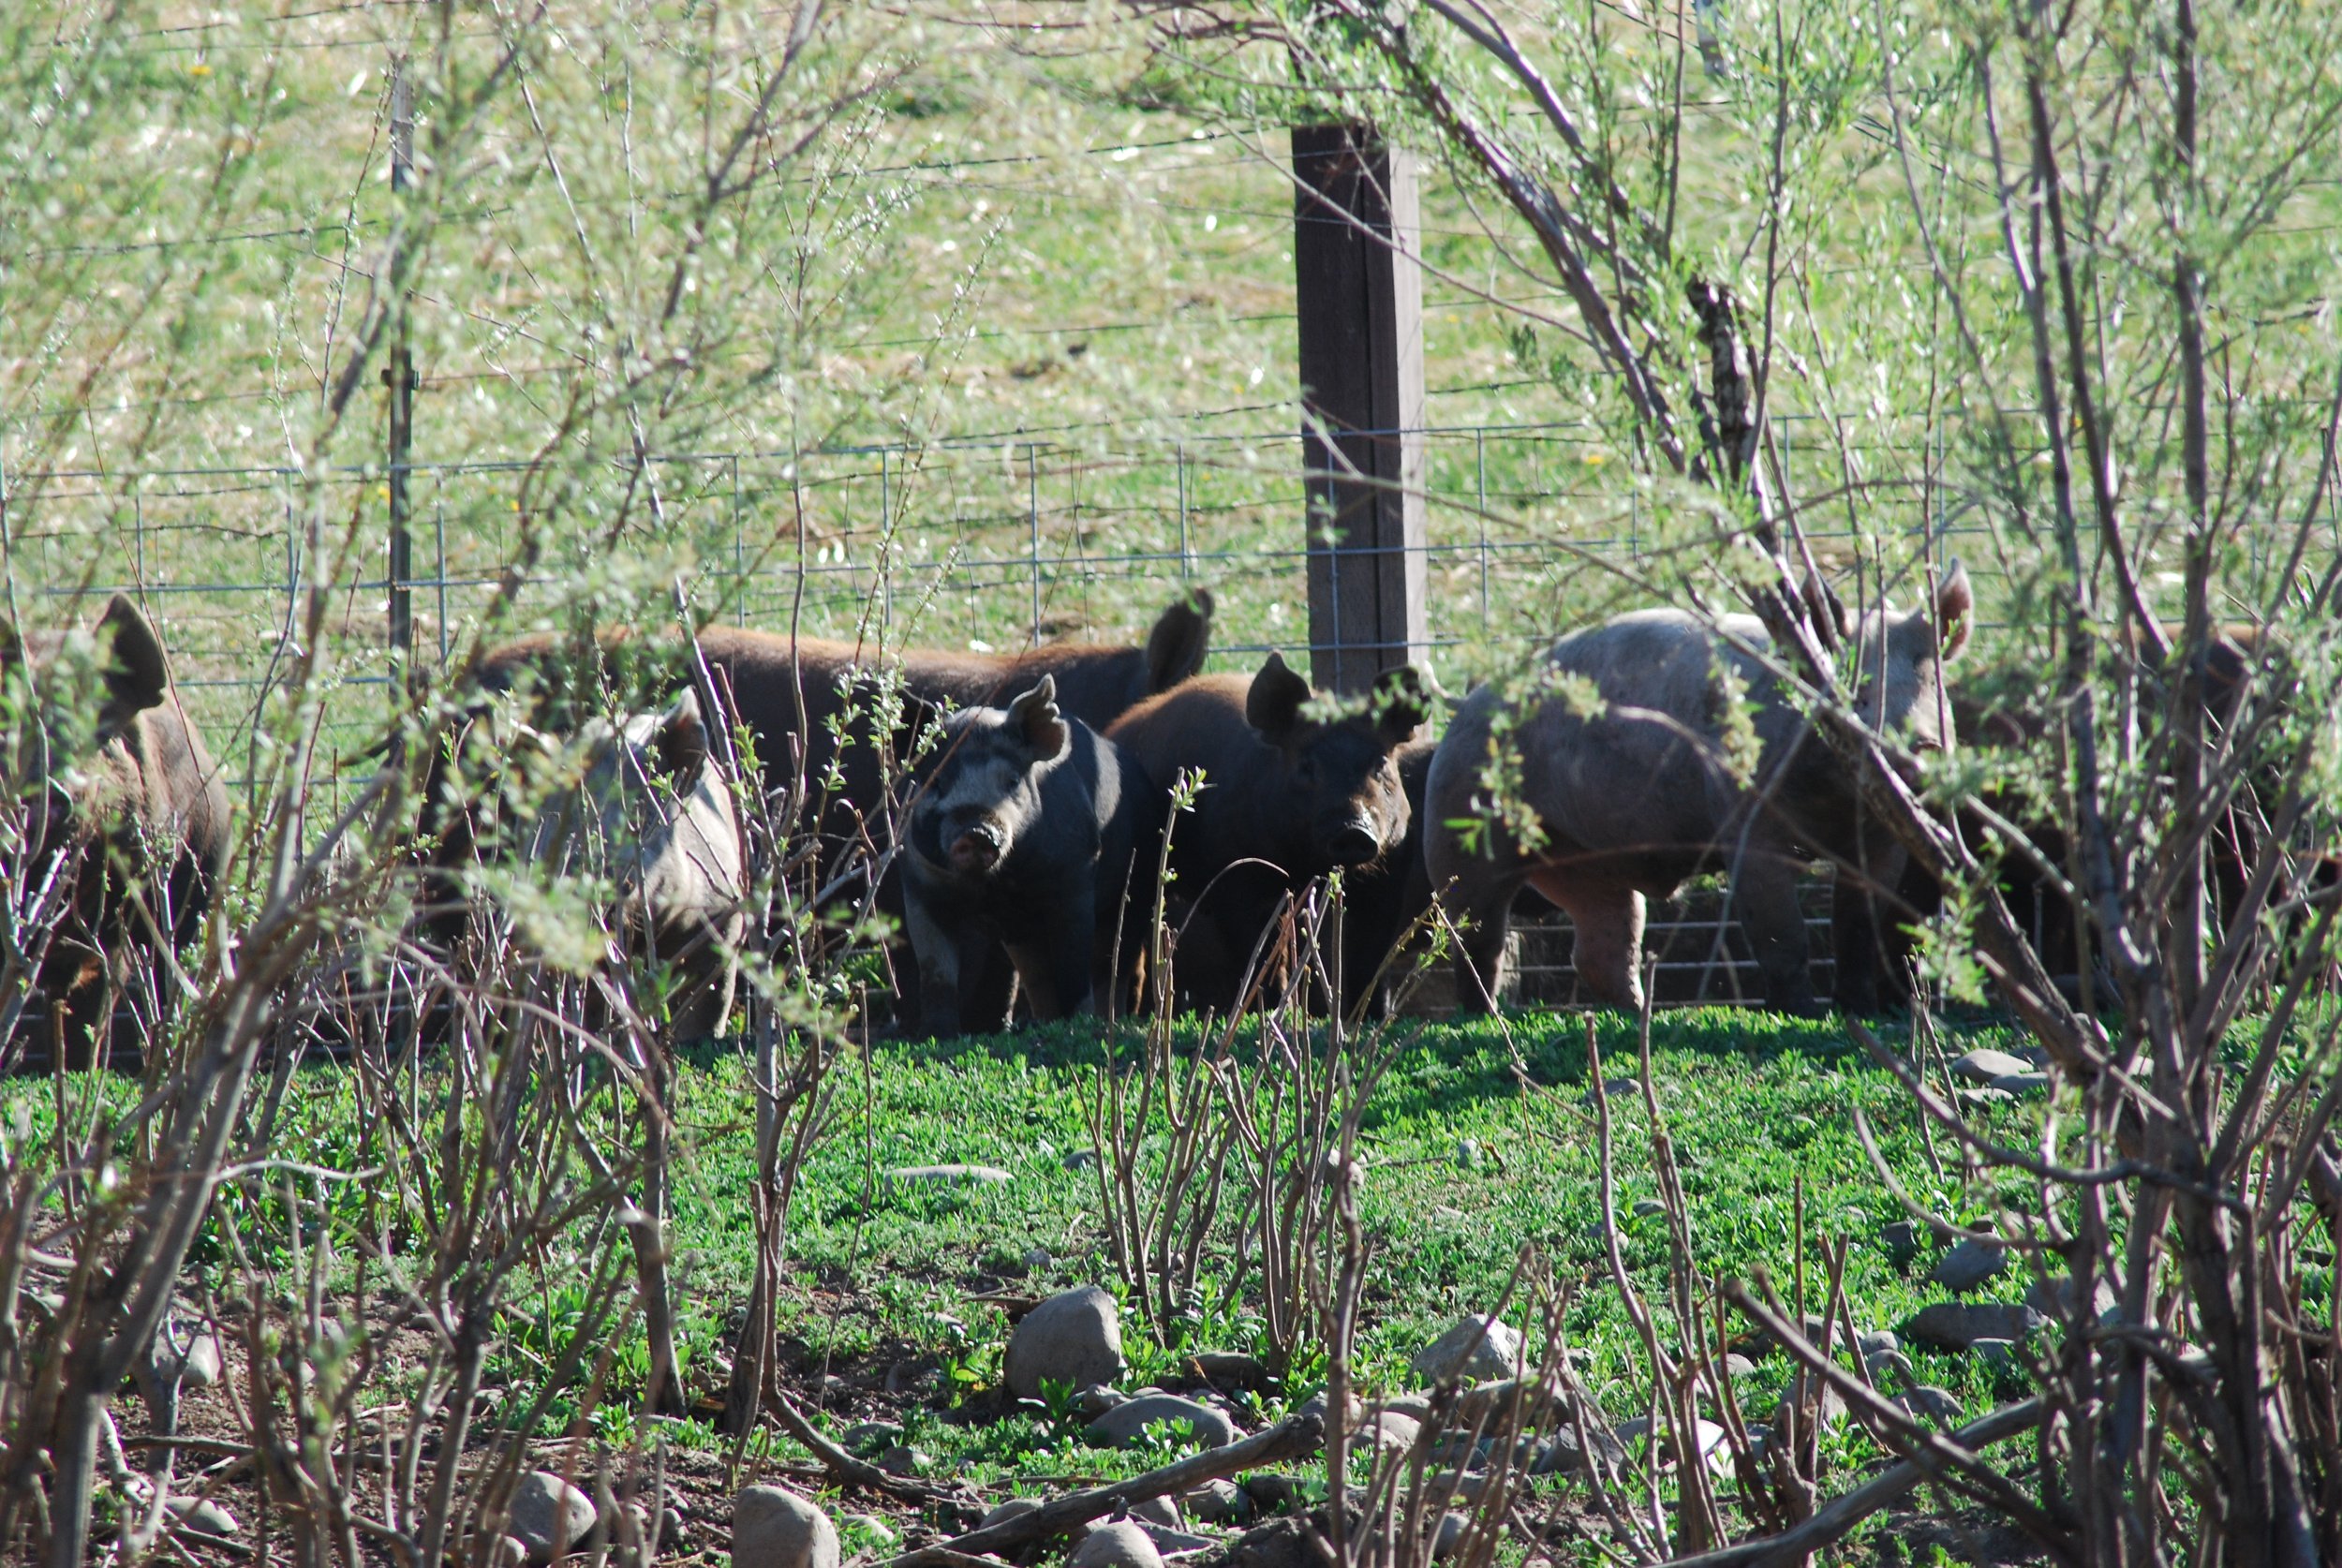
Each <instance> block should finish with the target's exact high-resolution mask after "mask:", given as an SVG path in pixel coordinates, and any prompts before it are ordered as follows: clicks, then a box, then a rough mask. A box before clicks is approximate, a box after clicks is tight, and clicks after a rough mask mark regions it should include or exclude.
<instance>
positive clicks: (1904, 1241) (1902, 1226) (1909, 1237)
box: [1878, 1220, 1928, 1263]
mask: <svg viewBox="0 0 2342 1568" xmlns="http://www.w3.org/2000/svg"><path fill="white" fill-rule="evenodd" d="M1927 1236H1928V1231H1927V1227H1926V1226H1924V1225H1922V1224H1920V1222H1919V1221H1918V1220H1896V1221H1895V1222H1894V1223H1893V1224H1891V1225H1889V1226H1887V1227H1886V1228H1885V1229H1883V1230H1881V1231H1880V1232H1879V1233H1878V1244H1879V1245H1880V1246H1881V1247H1884V1248H1885V1249H1887V1254H1888V1256H1890V1257H1891V1258H1893V1259H1894V1260H1895V1261H1896V1262H1898V1263H1905V1262H1908V1261H1909V1260H1911V1259H1912V1258H1915V1257H1917V1256H1919V1251H1920V1246H1921V1245H1922V1244H1924V1243H1925V1242H1926V1240H1927Z"/></svg>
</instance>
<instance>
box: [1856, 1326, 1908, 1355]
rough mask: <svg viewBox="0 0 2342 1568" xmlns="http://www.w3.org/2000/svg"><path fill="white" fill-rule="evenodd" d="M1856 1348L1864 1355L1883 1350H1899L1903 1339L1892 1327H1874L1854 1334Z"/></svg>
mask: <svg viewBox="0 0 2342 1568" xmlns="http://www.w3.org/2000/svg"><path fill="white" fill-rule="evenodd" d="M1854 1348H1855V1349H1856V1350H1858V1351H1860V1352H1861V1353H1862V1354H1864V1355H1876V1354H1879V1353H1880V1352H1882V1351H1899V1350H1901V1349H1902V1348H1903V1340H1902V1339H1901V1338H1899V1337H1898V1336H1897V1335H1896V1334H1895V1332H1894V1330H1892V1329H1890V1328H1874V1329H1871V1330H1869V1331H1868V1332H1867V1333H1860V1334H1857V1335H1855V1336H1854Z"/></svg>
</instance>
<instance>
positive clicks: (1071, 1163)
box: [1065, 1148, 1098, 1171]
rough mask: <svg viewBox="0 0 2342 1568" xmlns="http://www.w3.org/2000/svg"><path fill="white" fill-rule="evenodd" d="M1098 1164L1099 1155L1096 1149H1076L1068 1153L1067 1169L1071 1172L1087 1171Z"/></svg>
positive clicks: (1066, 1156) (1066, 1159)
mask: <svg viewBox="0 0 2342 1568" xmlns="http://www.w3.org/2000/svg"><path fill="white" fill-rule="evenodd" d="M1097 1163H1098V1153H1097V1150H1095V1149H1088V1148H1076V1149H1069V1150H1067V1151H1066V1155H1065V1168H1066V1169H1067V1170H1069V1171H1087V1170H1089V1169H1091V1168H1093V1167H1094V1166H1095V1165H1096V1164H1097Z"/></svg>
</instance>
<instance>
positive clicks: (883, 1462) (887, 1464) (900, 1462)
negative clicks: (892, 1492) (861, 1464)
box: [870, 1442, 935, 1475]
mask: <svg viewBox="0 0 2342 1568" xmlns="http://www.w3.org/2000/svg"><path fill="white" fill-rule="evenodd" d="M870 1462H871V1463H872V1464H875V1465H877V1466H878V1467H879V1469H881V1470H882V1471H884V1472H886V1473H887V1474H889V1475H919V1474H923V1473H925V1472H926V1468H927V1467H928V1466H929V1465H931V1464H933V1463H935V1461H934V1460H933V1459H932V1458H930V1457H927V1456H926V1455H925V1454H923V1453H921V1452H920V1451H919V1450H918V1449H916V1448H907V1447H905V1446H904V1445H903V1444H901V1443H899V1442H895V1443H889V1444H887V1446H885V1447H884V1448H882V1449H880V1450H879V1452H878V1457H877V1458H875V1459H873V1460H871V1461H870Z"/></svg>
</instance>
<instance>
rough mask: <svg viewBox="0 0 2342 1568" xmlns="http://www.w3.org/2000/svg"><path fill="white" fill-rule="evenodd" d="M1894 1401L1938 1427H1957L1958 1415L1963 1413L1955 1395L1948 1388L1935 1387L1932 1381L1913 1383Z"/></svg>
mask: <svg viewBox="0 0 2342 1568" xmlns="http://www.w3.org/2000/svg"><path fill="white" fill-rule="evenodd" d="M1895 1403H1897V1404H1899V1405H1901V1406H1902V1407H1903V1408H1904V1409H1905V1410H1907V1411H1909V1412H1910V1413H1912V1414H1913V1415H1916V1416H1918V1417H1919V1418H1920V1420H1922V1421H1931V1422H1933V1423H1934V1424H1935V1425H1936V1426H1938V1427H1957V1426H1958V1425H1960V1417H1961V1416H1962V1415H1963V1414H1964V1413H1965V1412H1964V1407H1963V1406H1962V1405H1961V1403H1960V1399H1959V1397H1958V1396H1957V1395H1955V1394H1953V1393H1952V1392H1951V1391H1950V1390H1949V1389H1944V1388H1937V1387H1935V1386H1934V1384H1933V1383H1915V1384H1913V1385H1912V1386H1911V1387H1909V1388H1907V1389H1905V1390H1904V1392H1903V1393H1902V1394H1901V1395H1899V1396H1898V1397H1897V1398H1896V1399H1895Z"/></svg>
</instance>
